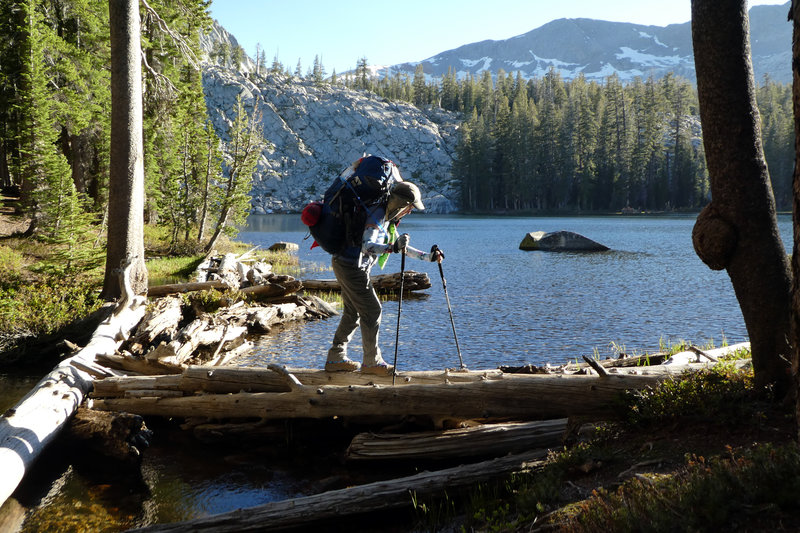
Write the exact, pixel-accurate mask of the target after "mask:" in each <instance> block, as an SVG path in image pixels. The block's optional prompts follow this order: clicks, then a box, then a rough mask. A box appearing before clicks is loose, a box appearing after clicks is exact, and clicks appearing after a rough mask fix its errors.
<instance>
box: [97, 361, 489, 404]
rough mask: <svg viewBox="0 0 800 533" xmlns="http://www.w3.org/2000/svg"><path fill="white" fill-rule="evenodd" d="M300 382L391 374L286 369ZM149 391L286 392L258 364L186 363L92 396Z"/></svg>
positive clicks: (371, 380) (374, 379)
mask: <svg viewBox="0 0 800 533" xmlns="http://www.w3.org/2000/svg"><path fill="white" fill-rule="evenodd" d="M287 370H288V371H289V372H290V373H291V374H293V375H294V376H295V377H296V378H297V379H298V380H299V381H300V383H302V384H303V385H307V386H311V387H319V386H322V385H344V386H348V385H372V384H377V385H391V384H392V377H391V376H374V375H371V374H362V373H360V372H325V371H324V370H313V369H304V368H289V369H287ZM502 377H503V376H502V372H500V371H499V370H483V371H472V372H461V371H450V370H445V371H409V372H400V373H398V376H397V378H396V385H398V386H404V385H410V384H440V385H441V384H445V383H465V382H471V381H481V380H486V379H502ZM137 390H148V391H152V392H153V396H159V395H160V393H158V392H157V391H166V392H165V394H164V396H168V395H169V396H174V395H173V394H172V392H173V391H181V392H182V393H186V394H192V393H195V392H204V393H217V394H227V393H234V392H242V391H244V392H288V391H289V390H291V389H290V387H289V385H288V384H287V383H286V379H285V378H284V377H283V376H281V375H279V374H277V373H276V372H274V371H272V370H270V369H267V368H261V367H225V368H211V367H209V366H189V367H188V368H186V369H185V370H182V373H181V375H163V376H158V375H149V376H111V377H108V378H106V379H101V380H97V381H96V382H95V384H94V391H93V392H92V397H94V398H110V397H124V396H126V395H128V393H129V391H137Z"/></svg>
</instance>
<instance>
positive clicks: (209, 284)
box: [147, 281, 230, 298]
mask: <svg viewBox="0 0 800 533" xmlns="http://www.w3.org/2000/svg"><path fill="white" fill-rule="evenodd" d="M229 288H230V287H228V285H226V284H225V283H224V282H222V281H194V282H187V283H169V284H166V285H156V286H155V287H150V288H148V289H147V295H148V296H149V297H151V298H158V297H161V296H167V295H169V294H182V293H186V292H198V291H209V290H212V289H216V290H219V291H224V290H227V289H229Z"/></svg>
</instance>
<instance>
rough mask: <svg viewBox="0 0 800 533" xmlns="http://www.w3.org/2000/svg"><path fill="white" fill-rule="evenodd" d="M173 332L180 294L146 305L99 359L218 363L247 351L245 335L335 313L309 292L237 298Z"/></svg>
mask: <svg viewBox="0 0 800 533" xmlns="http://www.w3.org/2000/svg"><path fill="white" fill-rule="evenodd" d="M189 313H190V314H189V316H192V314H193V313H200V317H199V318H197V319H195V320H193V321H192V322H190V323H189V324H187V325H186V326H184V327H183V328H182V329H180V330H179V331H178V330H177V326H178V324H179V323H180V322H181V321H183V320H184V317H183V315H182V306H181V299H180V298H177V297H171V298H163V299H160V300H157V301H156V302H155V303H153V304H152V305H150V306H149V311H148V313H147V315H146V317H145V319H144V320H142V322H141V323H140V324H139V327H138V328H137V330H136V333H135V335H133V337H132V340H131V341H130V342H129V343H128V344H126V345H125V346H123V347H122V353H120V354H108V355H104V356H102V357H101V362H102V364H104V365H106V366H108V367H109V368H114V369H121V370H123V371H125V372H133V373H137V374H147V375H155V374H177V373H180V372H182V371H183V369H184V368H185V367H186V365H187V364H189V363H192V364H205V365H209V366H220V365H223V364H227V363H229V362H230V361H232V360H234V359H235V358H236V357H238V356H239V355H242V354H244V353H246V352H247V351H249V350H251V349H252V347H253V345H252V343H250V342H246V341H245V335H246V334H260V333H264V332H268V331H270V329H271V328H272V327H273V326H275V325H277V324H282V323H284V322H288V321H292V320H299V319H305V318H320V317H328V316H331V314H335V313H336V311H335V310H333V309H332V308H331V307H330V306H329V305H328V304H326V303H325V302H323V301H322V300H320V299H319V298H317V297H315V296H305V297H300V296H297V295H292V296H288V297H284V298H283V301H282V303H273V304H262V305H245V303H244V302H237V303H236V304H233V305H231V306H229V307H223V308H221V309H220V310H219V311H217V312H216V313H214V314H209V313H203V312H202V309H193V310H191V311H189Z"/></svg>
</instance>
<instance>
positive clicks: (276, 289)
mask: <svg viewBox="0 0 800 533" xmlns="http://www.w3.org/2000/svg"><path fill="white" fill-rule="evenodd" d="M302 288H303V284H302V282H300V281H297V280H288V281H284V282H281V283H273V282H272V281H270V282H269V283H267V284H266V285H254V286H252V287H244V288H243V289H240V290H239V292H241V293H242V294H244V295H245V296H246V297H247V298H250V299H253V298H275V297H278V296H285V295H287V294H292V293H293V292H297V291H299V290H300V289H302Z"/></svg>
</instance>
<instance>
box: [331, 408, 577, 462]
mask: <svg viewBox="0 0 800 533" xmlns="http://www.w3.org/2000/svg"><path fill="white" fill-rule="evenodd" d="M566 429H567V419H566V418H560V419H557V420H545V421H540V422H513V423H505V424H481V425H478V426H474V427H466V428H458V429H446V430H442V431H423V432H415V433H359V434H358V435H356V436H355V437H353V440H352V441H351V442H350V446H349V447H348V448H347V452H346V453H345V459H347V460H348V461H376V460H378V461H385V460H398V459H401V460H410V459H452V458H463V457H480V456H495V457H496V456H498V455H505V454H507V453H519V452H522V451H524V450H531V449H539V448H552V447H554V446H558V445H559V444H561V442H562V440H563V437H564V432H565V431H566Z"/></svg>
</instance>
